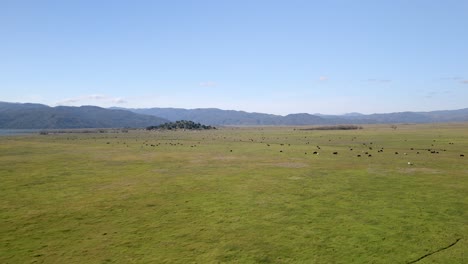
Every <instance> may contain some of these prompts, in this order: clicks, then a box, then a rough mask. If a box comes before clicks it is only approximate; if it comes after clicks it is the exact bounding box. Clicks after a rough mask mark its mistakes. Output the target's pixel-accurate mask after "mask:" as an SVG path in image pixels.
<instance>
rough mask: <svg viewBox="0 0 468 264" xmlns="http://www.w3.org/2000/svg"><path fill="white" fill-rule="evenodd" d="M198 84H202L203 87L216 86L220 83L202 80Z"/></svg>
mask: <svg viewBox="0 0 468 264" xmlns="http://www.w3.org/2000/svg"><path fill="white" fill-rule="evenodd" d="M198 85H200V86H201V87H215V86H217V85H218V84H217V83H215V82H211V81H209V82H200V83H199V84H198Z"/></svg>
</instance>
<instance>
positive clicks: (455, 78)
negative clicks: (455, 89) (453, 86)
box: [440, 76, 461, 81]
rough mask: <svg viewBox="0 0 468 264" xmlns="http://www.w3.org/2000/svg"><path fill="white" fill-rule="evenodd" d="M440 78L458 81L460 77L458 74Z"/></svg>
mask: <svg viewBox="0 0 468 264" xmlns="http://www.w3.org/2000/svg"><path fill="white" fill-rule="evenodd" d="M440 79H441V80H446V81H458V80H461V78H460V77H458V76H452V77H442V78H440Z"/></svg>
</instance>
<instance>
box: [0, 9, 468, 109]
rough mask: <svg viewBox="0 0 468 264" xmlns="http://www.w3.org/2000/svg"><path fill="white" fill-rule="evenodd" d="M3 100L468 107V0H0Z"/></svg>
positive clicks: (130, 104) (256, 106) (227, 106)
mask: <svg viewBox="0 0 468 264" xmlns="http://www.w3.org/2000/svg"><path fill="white" fill-rule="evenodd" d="M0 101H8V102H35V103H44V104H48V105H51V106H56V105H73V106H78V105H98V106H103V107H109V106H118V107H182V108H205V107H216V108H221V109H234V110H245V111H249V112H266V113H274V114H289V113H311V114H312V113H324V114H342V113H347V112H361V113H384V112H397V111H429V110H441V109H459V108H466V107H468V1H466V0H460V1H452V0H440V1H437V0H433V1H430V0H424V1H418V0H388V1H376V0H369V1H359V0H356V1H351V0H346V1H344V0H343V1H328V0H327V1H313V0H307V1H296V0H283V1H275V0H268V1H261V0H247V1H244V0H235V1H230V0H225V1H221V0H213V1H204V0H192V1H188V0H187V1H178V0H167V1H158V0H152V1H143V0H135V1H131V0H128V1H118V0H107V1H106V0H99V1H97V0H90V1H86V0H79V1H78V0H70V1H62V0H56V1H47V0H41V1H36V0H31V1H23V0H0Z"/></svg>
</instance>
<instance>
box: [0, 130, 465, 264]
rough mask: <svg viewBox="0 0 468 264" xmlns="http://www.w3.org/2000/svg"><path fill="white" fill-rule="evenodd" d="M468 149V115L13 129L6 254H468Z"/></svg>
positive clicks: (72, 259)
mask: <svg viewBox="0 0 468 264" xmlns="http://www.w3.org/2000/svg"><path fill="white" fill-rule="evenodd" d="M382 148H383V151H380V150H382ZM351 149H352V150H351ZM428 149H430V151H429V150H428ZM313 152H318V154H313ZM333 152H337V154H333ZM366 152H367V154H366ZM395 152H398V154H395ZM418 152H419V154H418ZM431 152H434V153H431ZM405 153H406V155H405ZM461 154H464V155H465V156H466V155H468V124H438V125H433V124H431V125H398V128H397V129H396V130H394V129H392V128H390V125H382V126H365V127H364V129H362V130H352V131H351V130H349V131H318V130H311V131H303V130H295V129H294V128H288V127H283V128H269V127H260V128H222V129H219V130H214V131H213V130H211V131H198V132H197V131H172V132H146V131H130V132H129V133H96V134H92V133H91V134H58V135H32V136H4V137H0V263H224V262H226V263H411V262H414V261H416V260H418V259H419V258H421V257H423V256H425V255H427V254H430V255H428V256H427V257H424V258H422V259H421V260H420V261H417V263H468V250H467V249H468V157H461V156H460V155H461ZM357 155H361V157H358V156H357ZM368 155H372V156H371V157H369V156H368ZM408 162H410V163H411V164H412V165H409V164H408ZM454 242H457V243H455V244H453V243H454ZM451 244H453V246H450V245H451ZM449 246H450V247H449ZM446 247H447V248H446ZM444 248H446V249H444ZM439 250H440V251H439ZM431 253H434V254H431Z"/></svg>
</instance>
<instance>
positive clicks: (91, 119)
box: [0, 102, 468, 129]
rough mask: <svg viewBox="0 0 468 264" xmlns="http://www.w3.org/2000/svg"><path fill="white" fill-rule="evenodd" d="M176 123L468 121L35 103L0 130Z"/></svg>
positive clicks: (460, 116)
mask: <svg viewBox="0 0 468 264" xmlns="http://www.w3.org/2000/svg"><path fill="white" fill-rule="evenodd" d="M177 120H188V121H193V122H197V123H201V124H204V125H212V126H259V125H260V126H261V125H278V126H280V125H281V126H297V125H334V124H390V123H442V122H468V108H464V109H459V110H444V111H431V112H397V113H387V114H371V115H365V114H360V113H349V114H344V115H323V114H307V113H298V114H289V115H286V116H281V115H273V114H265V113H249V112H245V111H235V110H221V109H217V108H198V109H183V108H116V107H112V108H101V107H97V106H80V107H72V106H56V107H50V106H47V105H42V104H33V103H24V104H23V103H8V102H0V128H2V129H28V128H34V129H54V128H122V127H132V128H142V127H148V126H157V125H160V124H163V123H166V122H169V121H172V122H173V121H177Z"/></svg>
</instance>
